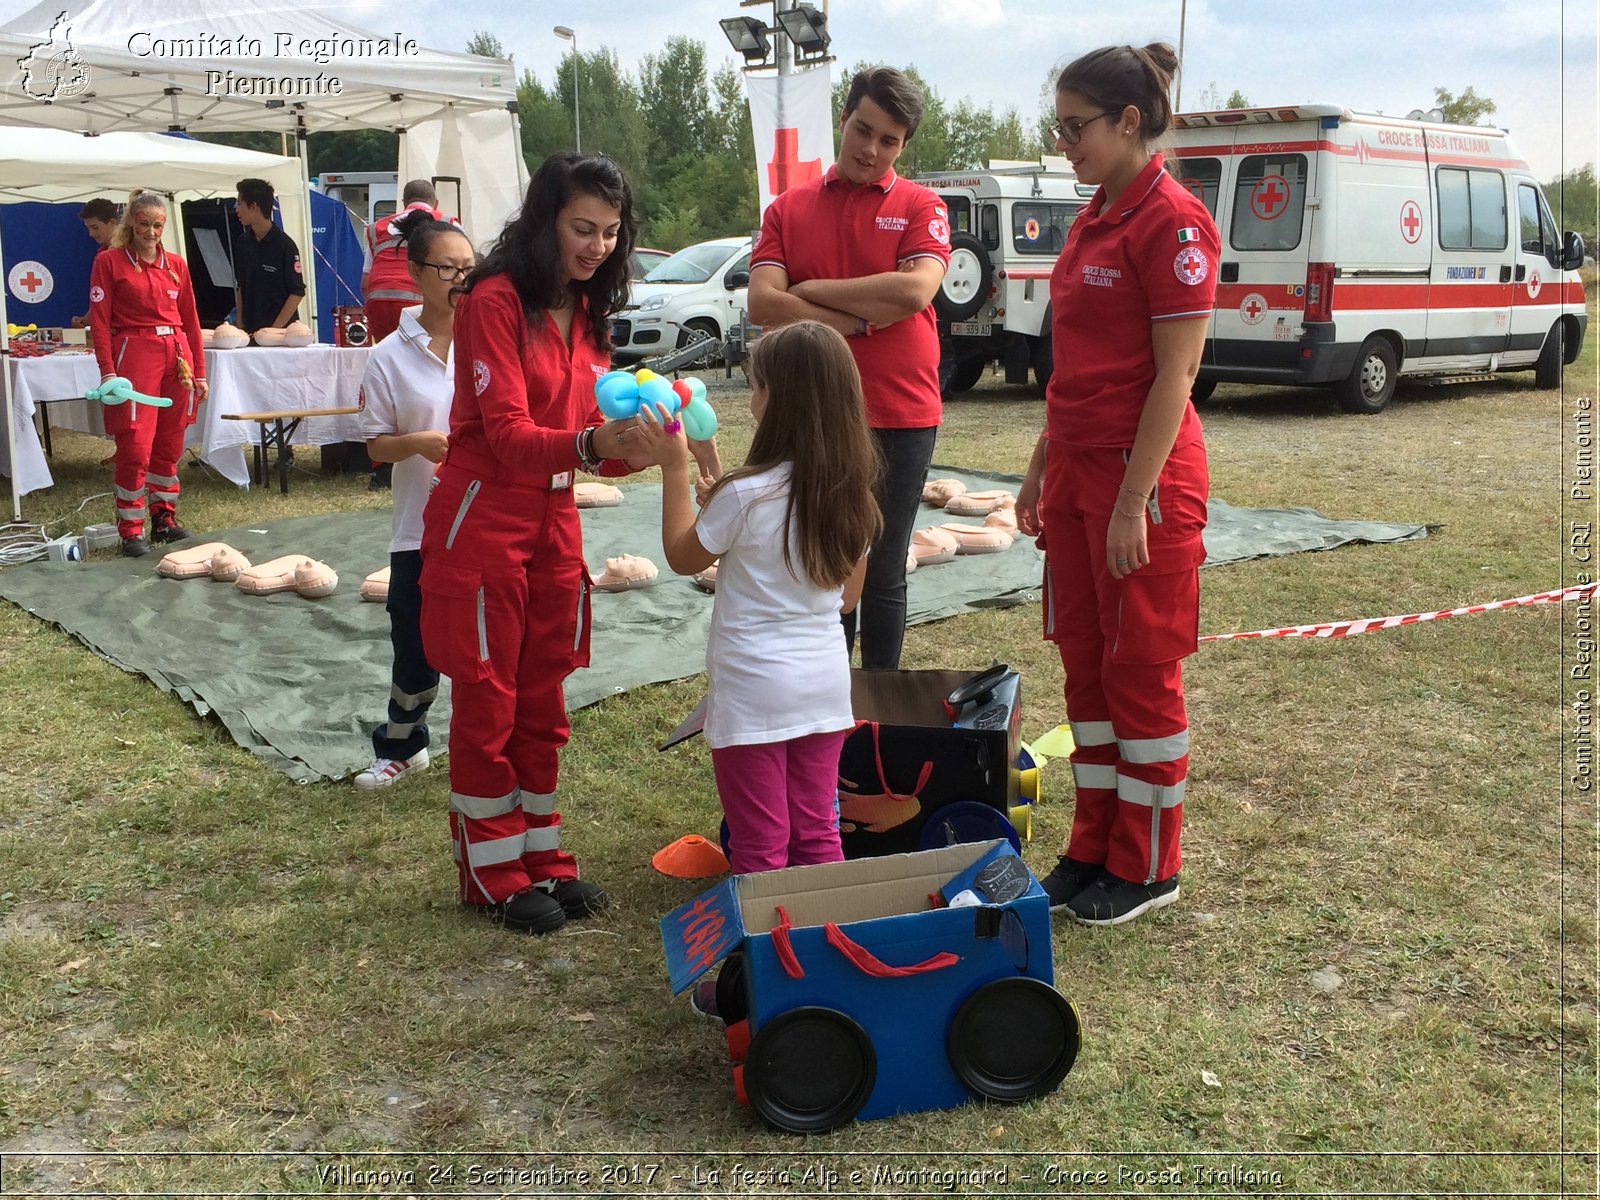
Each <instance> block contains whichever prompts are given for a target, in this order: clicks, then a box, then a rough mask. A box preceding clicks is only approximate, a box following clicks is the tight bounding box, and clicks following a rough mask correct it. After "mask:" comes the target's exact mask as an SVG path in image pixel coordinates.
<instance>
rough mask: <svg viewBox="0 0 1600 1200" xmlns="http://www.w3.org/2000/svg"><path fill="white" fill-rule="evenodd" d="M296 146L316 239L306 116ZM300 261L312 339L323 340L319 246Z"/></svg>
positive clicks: (298, 120)
mask: <svg viewBox="0 0 1600 1200" xmlns="http://www.w3.org/2000/svg"><path fill="white" fill-rule="evenodd" d="M294 140H295V146H296V148H297V149H298V150H299V153H300V203H301V205H302V206H303V207H304V208H305V210H306V236H307V237H309V238H311V239H313V241H315V239H316V231H315V229H314V226H315V224H316V223H315V222H314V221H313V220H312V217H311V139H310V138H309V137H308V136H307V135H306V126H305V118H304V117H301V116H296V117H295V130H294ZM300 261H301V263H302V265H303V269H302V270H301V272H300V275H301V278H302V279H304V280H305V283H306V307H307V308H308V309H310V310H311V311H310V312H309V313H308V314H307V316H306V324H307V325H309V326H311V340H312V341H313V342H318V341H320V340H321V333H322V330H321V329H319V328H318V324H319V322H318V319H317V248H316V246H315V245H311V246H307V247H306V248H305V249H304V250H302V251H301V252H300Z"/></svg>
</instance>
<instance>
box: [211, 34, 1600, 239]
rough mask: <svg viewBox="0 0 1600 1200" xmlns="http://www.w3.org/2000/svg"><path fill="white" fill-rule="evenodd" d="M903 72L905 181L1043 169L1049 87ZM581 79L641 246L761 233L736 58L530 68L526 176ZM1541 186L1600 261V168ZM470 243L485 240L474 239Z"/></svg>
mask: <svg viewBox="0 0 1600 1200" xmlns="http://www.w3.org/2000/svg"><path fill="white" fill-rule="evenodd" d="M466 50H467V52H468V53H470V54H485V55H490V56H492V57H495V58H504V57H505V48H504V46H503V45H502V44H501V42H500V40H499V39H498V38H497V37H495V35H493V34H492V33H485V32H481V31H480V32H476V33H474V34H473V35H472V38H471V39H470V40H469V41H468V43H467V46H466ZM875 65H878V64H874V63H866V62H858V63H856V64H855V65H854V66H852V67H850V68H849V69H847V70H840V71H838V73H837V78H836V79H835V81H834V86H833V110H834V117H835V127H834V131H833V132H834V149H835V151H836V152H837V150H838V142H839V129H838V126H837V118H838V115H839V113H840V112H841V111H842V109H843V107H844V98H845V94H846V92H847V91H848V89H849V86H850V80H851V78H852V77H853V76H854V75H855V73H856V72H857V71H860V70H862V69H864V68H866V67H870V66H875ZM901 70H903V71H905V73H906V74H907V75H908V76H910V77H911V78H912V79H914V80H916V82H917V84H918V85H919V86H920V87H921V88H922V91H923V95H924V97H925V101H926V110H925V112H924V114H923V119H922V124H921V126H920V127H919V128H918V130H917V133H916V136H915V137H913V138H912V139H911V142H910V144H909V145H908V146H907V147H906V150H905V153H904V154H903V155H902V156H901V158H900V162H899V164H898V169H899V170H900V172H901V174H904V175H918V174H926V173H930V172H934V171H967V170H972V169H974V168H978V167H982V166H984V165H986V164H987V163H989V162H991V161H993V160H995V159H1020V160H1024V161H1033V160H1036V159H1037V158H1038V157H1039V155H1040V154H1042V153H1048V152H1053V147H1051V145H1050V142H1049V133H1048V131H1049V128H1050V125H1051V123H1052V122H1053V121H1054V120H1055V112H1054V96H1053V94H1052V90H1051V84H1050V81H1048V80H1047V81H1045V82H1044V84H1043V85H1042V86H1041V87H1040V89H1039V92H1038V96H1037V100H1036V103H1035V105H1034V106H1033V108H1032V111H1031V112H1027V113H1025V112H1024V111H1023V109H1022V108H1021V107H1019V106H1017V105H1013V106H1011V107H1009V108H1007V109H1006V110H1005V111H1003V112H998V113H997V112H996V111H995V110H994V108H993V107H992V106H987V105H986V106H981V107H980V106H979V105H976V104H974V103H973V102H972V101H971V100H969V99H966V98H965V97H963V98H961V99H959V100H954V101H952V100H949V99H947V98H946V97H945V96H944V95H943V94H942V93H941V92H940V91H939V89H938V88H937V87H935V86H934V85H933V84H931V83H929V82H928V81H927V80H926V79H924V78H923V77H922V75H921V74H920V73H919V72H918V71H917V68H916V67H915V65H912V64H906V65H904V66H902V67H901ZM708 75H709V79H710V86H709V87H708V86H707V82H706V81H707V78H708ZM575 83H576V86H577V96H578V98H579V100H580V101H581V110H580V111H581V118H582V136H583V148H584V150H585V151H588V152H590V153H595V152H600V153H604V154H607V155H609V156H610V157H611V158H613V159H615V160H616V161H617V163H618V164H620V165H621V167H622V169H623V170H624V171H625V172H626V173H627V176H628V179H629V180H630V181H631V182H632V184H633V188H634V206H635V210H636V211H637V213H638V216H639V223H640V244H641V245H647V246H654V247H657V248H659V249H662V250H678V249H681V248H682V247H684V246H687V245H690V244H692V243H694V242H698V241H703V240H705V239H707V238H713V237H727V236H731V235H735V234H739V233H747V232H752V231H754V229H755V228H756V226H757V223H758V218H759V214H758V211H757V206H758V200H757V193H756V154H755V145H754V142H753V139H752V135H751V132H750V109H749V106H748V105H747V104H746V103H745V96H744V82H743V80H742V79H741V78H740V72H739V70H738V69H737V68H736V67H735V66H734V65H733V64H732V63H731V62H727V61H725V62H724V63H723V64H722V65H721V66H719V67H718V68H717V69H716V70H715V71H714V72H708V69H707V57H706V47H705V44H704V43H703V42H700V41H697V40H695V39H693V38H690V37H684V36H678V37H673V38H670V39H669V40H668V41H667V43H666V45H665V46H663V47H662V50H661V52H660V53H659V54H647V55H645V56H644V58H643V59H642V60H641V61H640V63H639V64H638V69H637V71H636V72H630V71H628V70H626V69H625V68H624V67H623V66H622V64H621V62H620V61H619V59H618V57H617V54H616V52H615V51H613V50H611V49H608V48H606V47H602V48H600V49H599V50H595V51H590V52H588V53H584V54H577V53H575V52H574V51H572V50H569V51H567V53H566V54H565V55H564V56H563V57H562V59H561V62H560V63H559V64H558V65H557V67H556V69H555V72H554V74H553V77H552V79H551V80H550V81H549V82H548V83H547V82H546V81H544V80H542V79H540V78H539V77H538V76H537V75H535V74H534V73H533V72H532V71H529V70H524V71H523V73H522V77H521V78H520V79H519V80H518V81H517V107H518V110H519V113H520V121H521V126H522V152H523V157H524V158H525V159H526V160H527V162H528V168H529V170H530V171H531V170H532V169H533V168H535V167H537V166H538V165H539V163H541V162H543V161H544V159H545V158H546V157H547V156H548V155H550V154H552V153H554V152H555V151H557V150H566V149H571V148H572V145H573V138H574V128H573V87H574V84H575ZM1434 104H1435V107H1437V108H1439V109H1440V110H1441V111H1442V112H1443V114H1444V119H1445V120H1446V121H1449V122H1451V123H1455V124H1462V125H1476V124H1479V123H1481V122H1482V121H1484V120H1485V119H1486V118H1488V117H1490V116H1492V115H1493V113H1494V111H1495V107H1496V106H1495V103H1494V101H1493V100H1491V99H1489V98H1488V97H1486V96H1480V95H1478V94H1477V93H1476V92H1475V91H1474V90H1473V89H1472V88H1471V87H1467V88H1466V89H1464V90H1463V91H1462V92H1461V93H1460V94H1453V93H1452V92H1450V91H1449V90H1447V89H1445V88H1435V89H1434ZM1188 107H1189V108H1190V109H1191V110H1193V111H1215V110H1217V109H1222V108H1248V107H1250V101H1249V100H1248V99H1247V98H1246V97H1245V96H1244V94H1243V93H1242V92H1241V91H1239V90H1238V89H1237V88H1235V89H1234V90H1233V91H1232V92H1231V93H1230V94H1229V95H1228V96H1227V97H1226V99H1224V98H1223V95H1222V92H1221V90H1220V89H1219V88H1218V86H1217V84H1215V83H1211V84H1209V85H1208V86H1207V87H1205V88H1203V89H1202V90H1201V91H1200V93H1199V95H1198V96H1197V97H1196V98H1195V99H1194V101H1192V102H1191V104H1190V105H1189V106H1188ZM208 140H213V141H220V142H225V143H227V144H229V145H235V146H242V147H245V148H247V149H252V150H264V151H267V152H268V153H274V154H275V153H279V152H280V140H279V138H278V135H277V134H272V133H240V134H221V135H211V136H210V138H209V139H208ZM307 151H308V157H309V159H310V168H311V171H312V173H313V174H319V173H321V172H323V171H335V170H337V171H393V170H395V169H396V164H397V163H398V162H399V155H400V150H399V140H398V138H397V137H396V135H394V134H392V133H385V132H383V131H381V130H370V129H363V130H351V131H345V132H338V133H314V134H312V135H311V137H310V140H309V144H308V147H307ZM291 152H292V148H291ZM1544 191H1545V195H1546V197H1547V198H1548V199H1549V201H1550V206H1551V208H1552V210H1553V212H1554V216H1555V218H1556V223H1557V225H1558V226H1559V227H1560V228H1561V229H1562V230H1567V229H1571V230H1574V231H1576V232H1578V233H1580V234H1582V236H1583V239H1584V243H1585V245H1586V246H1587V247H1588V248H1589V251H1590V252H1591V253H1593V252H1594V249H1595V246H1596V241H1597V237H1600V234H1597V230H1596V228H1595V226H1596V187H1595V169H1594V165H1593V164H1586V165H1584V166H1582V167H1579V168H1578V169H1576V170H1574V171H1570V172H1568V173H1567V174H1565V175H1561V176H1558V177H1556V178H1555V179H1552V180H1550V181H1549V182H1547V183H1546V184H1545V185H1544ZM474 236H476V237H480V238H482V237H484V236H485V234H484V233H482V232H479V231H474Z"/></svg>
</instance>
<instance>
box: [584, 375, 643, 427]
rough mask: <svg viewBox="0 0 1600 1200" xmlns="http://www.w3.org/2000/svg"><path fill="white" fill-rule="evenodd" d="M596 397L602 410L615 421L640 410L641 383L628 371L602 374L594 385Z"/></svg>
mask: <svg viewBox="0 0 1600 1200" xmlns="http://www.w3.org/2000/svg"><path fill="white" fill-rule="evenodd" d="M594 398H595V400H596V402H597V403H598V404H599V405H600V411H601V412H602V413H604V414H605V415H606V416H607V417H608V418H610V419H611V420H613V421H617V420H621V419H623V418H625V417H631V416H633V414H634V413H636V412H638V411H639V385H638V383H637V382H636V381H635V380H634V378H633V376H632V375H630V374H628V373H627V372H626V371H612V372H610V373H609V374H607V375H602V376H601V377H600V379H599V380H598V381H597V382H596V383H595V385H594Z"/></svg>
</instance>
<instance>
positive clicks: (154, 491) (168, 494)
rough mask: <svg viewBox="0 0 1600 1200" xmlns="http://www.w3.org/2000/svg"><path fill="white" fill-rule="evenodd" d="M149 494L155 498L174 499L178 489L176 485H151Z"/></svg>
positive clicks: (176, 496)
mask: <svg viewBox="0 0 1600 1200" xmlns="http://www.w3.org/2000/svg"><path fill="white" fill-rule="evenodd" d="M150 494H151V495H152V496H154V497H155V498H156V499H157V500H176V499H177V498H178V489H177V486H176V485H174V486H172V487H153V488H151V489H150Z"/></svg>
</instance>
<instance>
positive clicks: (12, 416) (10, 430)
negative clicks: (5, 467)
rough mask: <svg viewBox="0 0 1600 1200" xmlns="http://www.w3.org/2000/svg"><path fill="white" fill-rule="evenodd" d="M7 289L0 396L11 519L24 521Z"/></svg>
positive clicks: (1, 314)
mask: <svg viewBox="0 0 1600 1200" xmlns="http://www.w3.org/2000/svg"><path fill="white" fill-rule="evenodd" d="M4 261H5V252H4V250H3V249H0V262H4ZM8 319H9V318H8V317H7V315H6V288H5V286H4V285H0V395H3V396H4V397H5V406H6V461H7V462H9V463H10V464H11V519H12V520H13V521H21V520H22V484H21V483H20V482H18V479H17V477H18V475H20V474H21V472H20V471H18V470H17V430H16V424H15V422H16V417H17V414H16V412H15V411H14V410H13V409H12V407H11V406H12V399H11V335H10V334H9V333H8V332H7V330H6V322H7V320H8Z"/></svg>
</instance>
